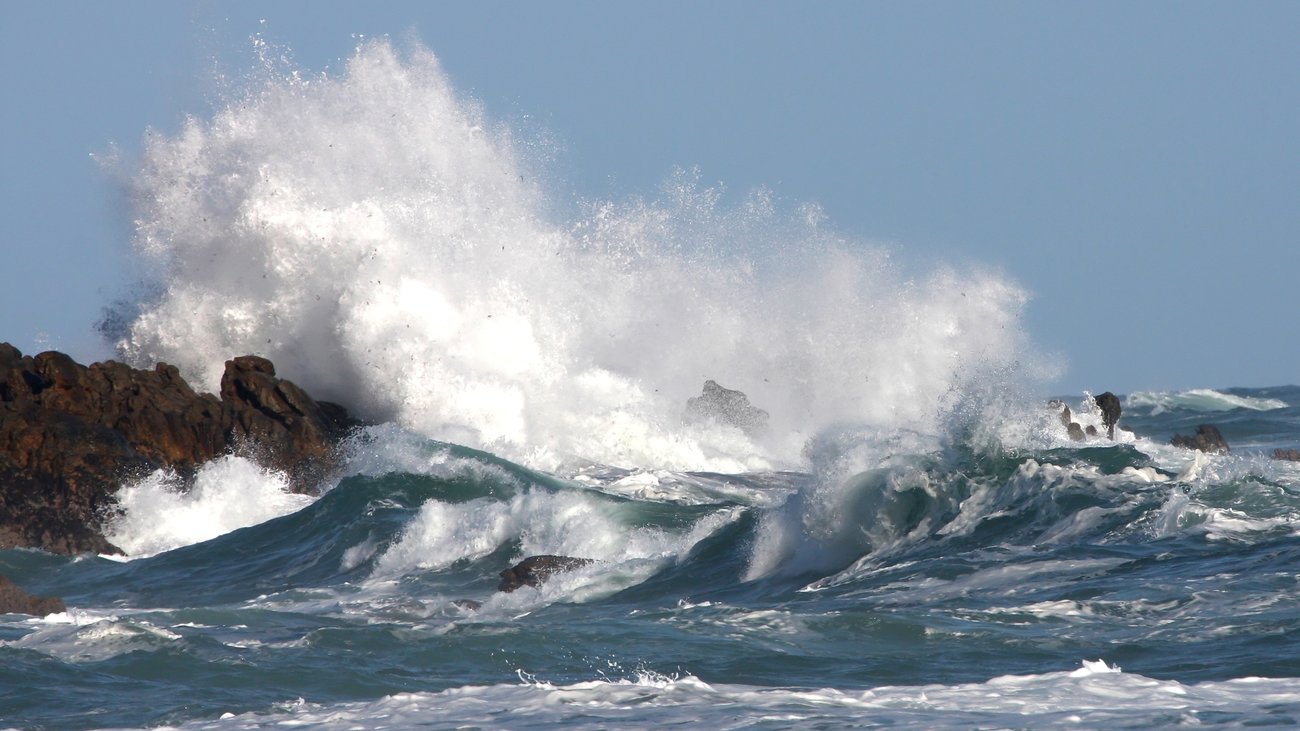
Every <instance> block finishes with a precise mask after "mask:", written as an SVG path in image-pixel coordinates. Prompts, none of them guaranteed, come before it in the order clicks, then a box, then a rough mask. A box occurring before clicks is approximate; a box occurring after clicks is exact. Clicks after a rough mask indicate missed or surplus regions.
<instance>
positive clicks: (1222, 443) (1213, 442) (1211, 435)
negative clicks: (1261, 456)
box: [1169, 424, 1232, 454]
mask: <svg viewBox="0 0 1300 731" xmlns="http://www.w3.org/2000/svg"><path fill="white" fill-rule="evenodd" d="M1169 443H1170V444H1172V445H1174V446H1175V447H1183V448H1184V449H1199V450H1201V451H1202V452H1208V453H1210V454H1227V453H1228V452H1231V451H1232V448H1230V447H1229V446H1228V440H1226V439H1224V438H1223V435H1222V434H1220V433H1219V428H1218V427H1216V426H1214V425H1213V424H1201V425H1200V426H1198V427H1196V434H1195V435H1194V436H1190V437H1185V436H1183V435H1181V434H1175V435H1174V438H1173V439H1170V440H1169Z"/></svg>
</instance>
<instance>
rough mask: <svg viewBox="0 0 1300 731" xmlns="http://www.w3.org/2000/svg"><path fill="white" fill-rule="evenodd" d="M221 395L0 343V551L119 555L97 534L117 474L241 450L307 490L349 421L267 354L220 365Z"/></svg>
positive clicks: (168, 370) (190, 463)
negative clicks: (279, 370)
mask: <svg viewBox="0 0 1300 731" xmlns="http://www.w3.org/2000/svg"><path fill="white" fill-rule="evenodd" d="M221 391H222V394H221V398H220V399H219V398H217V397H216V396H213V395H212V394H199V393H196V392H195V391H194V390H193V389H192V388H190V386H189V384H187V383H186V382H185V380H184V379H183V378H181V376H180V373H179V372H178V371H177V369H176V368H175V366H171V365H167V364H166V363H159V364H158V365H157V366H155V367H154V368H153V369H152V370H143V369H136V368H131V367H130V366H127V365H125V364H122V363H117V362H114V361H107V362H104V363H94V364H91V365H90V366H83V365H80V364H78V363H76V362H75V361H73V360H72V359H71V358H69V357H68V356H67V355H64V354H63V353H56V352H46V353H41V354H39V355H37V356H35V357H29V356H24V355H23V354H22V353H20V352H19V351H18V349H17V348H15V347H13V346H12V345H9V344H8V343H0V548H9V547H15V546H22V547H32V548H41V549H44V550H47V551H52V552H56V553H81V552H86V551H91V552H96V553H117V552H119V551H117V549H116V548H114V547H113V546H112V545H111V544H109V543H108V541H107V540H105V539H104V537H103V535H102V534H101V533H100V530H99V524H100V522H101V520H102V519H103V518H104V517H105V515H106V514H107V513H109V512H110V511H111V510H112V509H113V507H114V501H113V498H112V495H113V493H114V492H116V490H117V488H118V487H119V486H120V485H121V484H122V482H123V481H125V480H129V479H131V478H135V477H139V476H142V475H144V474H147V473H148V472H150V471H152V470H155V469H158V468H163V467H165V468H169V469H172V470H175V471H177V472H178V473H180V474H181V475H182V476H186V475H191V474H193V472H194V471H195V470H196V469H197V468H198V466H199V465H201V464H203V463H204V462H206V461H208V460H210V459H213V458H214V457H218V456H221V455H224V454H230V453H240V454H246V455H248V456H251V457H253V458H255V459H258V460H259V461H260V462H262V463H263V464H266V465H267V466H270V467H274V468H276V469H280V470H284V471H285V472H287V473H288V474H289V476H290V482H291V485H292V486H293V489H295V490H297V491H299V492H308V491H310V490H311V489H313V488H314V487H315V485H316V484H318V481H319V478H320V477H321V476H322V475H323V474H324V473H325V472H327V471H328V470H329V469H331V468H332V467H333V464H334V463H333V459H334V448H335V446H336V444H337V442H338V440H339V439H340V438H341V437H342V436H343V435H344V434H345V433H346V431H347V430H348V429H349V428H350V427H351V426H353V425H355V424H356V422H354V421H353V420H352V419H351V418H350V417H348V416H347V412H346V411H345V410H344V409H343V408H342V407H340V406H337V405H333V404H328V403H325V402H316V401H313V400H312V399H311V397H309V396H308V395H307V394H306V393H304V392H303V391H302V390H301V389H299V388H298V387H297V386H295V385H294V384H292V383H290V382H289V381H285V380H283V379H279V378H276V377H275V368H274V366H272V365H271V362H270V361H268V360H266V359H264V358H257V357H255V356H245V357H243V358H235V359H234V360H231V361H229V362H227V363H226V373H225V375H224V376H223V378H222V389H221Z"/></svg>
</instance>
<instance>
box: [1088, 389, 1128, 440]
mask: <svg viewBox="0 0 1300 731" xmlns="http://www.w3.org/2000/svg"><path fill="white" fill-rule="evenodd" d="M1092 400H1093V401H1094V402H1096V404H1097V408H1099V409H1101V423H1102V426H1104V427H1106V436H1108V437H1110V438H1111V439H1114V438H1115V425H1116V424H1118V423H1119V415H1120V411H1121V409H1120V406H1119V397H1118V396H1116V395H1115V394H1113V393H1111V392H1110V391H1107V392H1105V393H1103V394H1101V395H1100V396H1095V397H1093V399H1092Z"/></svg>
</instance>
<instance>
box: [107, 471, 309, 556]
mask: <svg viewBox="0 0 1300 731" xmlns="http://www.w3.org/2000/svg"><path fill="white" fill-rule="evenodd" d="M116 497H117V503H118V508H119V509H120V511H121V512H120V514H119V515H117V516H116V517H115V518H113V519H112V520H111V521H110V522H109V524H108V525H107V526H106V529H105V531H104V535H105V536H106V537H107V538H108V540H109V541H110V542H111V543H113V544H114V545H116V546H117V547H118V548H121V549H122V550H123V551H125V552H126V554H127V555H128V556H129V557H131V558H141V557H144V556H151V555H153V554H156V553H162V552H163V551H170V550H172V549H174V548H180V547H181V546H188V545H192V544H195V543H200V542H202V541H206V540H209V539H212V538H216V537H217V536H220V535H224V534H226V533H229V532H230V531H232V530H235V529H237V528H244V527H247V526H250V525H257V524H258V523H264V522H266V521H268V520H270V519H272V518H277V517H279V516H281V515H287V514H288V513H292V512H294V511H295V510H298V509H300V508H302V507H304V506H306V505H307V504H309V503H311V501H312V500H314V498H312V497H308V496H307V495H297V494H294V493H292V492H290V491H289V481H288V478H287V477H286V476H285V475H283V474H280V473H278V472H275V471H272V470H266V469H264V468H262V467H259V466H258V465H257V464H255V463H253V462H250V461H249V460H247V459H244V458H242V457H234V456H228V457H221V458H218V459H215V460H213V461H211V462H208V463H206V464H204V465H203V466H201V467H200V468H199V470H198V473H197V474H196V475H195V478H194V484H193V486H192V487H191V488H190V489H189V490H185V489H184V488H183V486H182V484H181V480H180V479H179V478H177V477H176V476H175V475H173V474H171V473H168V472H166V471H164V470H159V471H157V472H154V473H153V474H151V475H149V476H147V477H145V478H143V479H141V480H139V481H137V482H135V483H133V484H128V485H126V486H124V487H123V488H122V489H121V490H119V491H118V492H117V495H116Z"/></svg>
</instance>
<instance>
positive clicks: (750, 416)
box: [683, 380, 768, 436]
mask: <svg viewBox="0 0 1300 731" xmlns="http://www.w3.org/2000/svg"><path fill="white" fill-rule="evenodd" d="M683 418H684V419H685V420H686V421H687V422H700V421H710V420H711V421H715V422H717V423H720V424H727V425H730V426H734V427H737V428H739V429H740V430H741V431H743V432H745V433H746V434H748V435H750V436H758V435H760V434H762V433H763V432H765V431H766V430H767V420H768V414H767V412H766V411H764V410H762V409H760V408H757V407H755V406H753V405H751V404H750V403H749V397H748V396H746V395H745V394H744V393H743V392H741V391H734V390H732V389H729V388H723V387H722V386H719V385H718V382H717V381H713V380H708V381H705V382H704V392H703V394H702V395H700V396H695V397H693V398H690V399H687V400H686V413H685V414H684V415H683Z"/></svg>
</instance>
